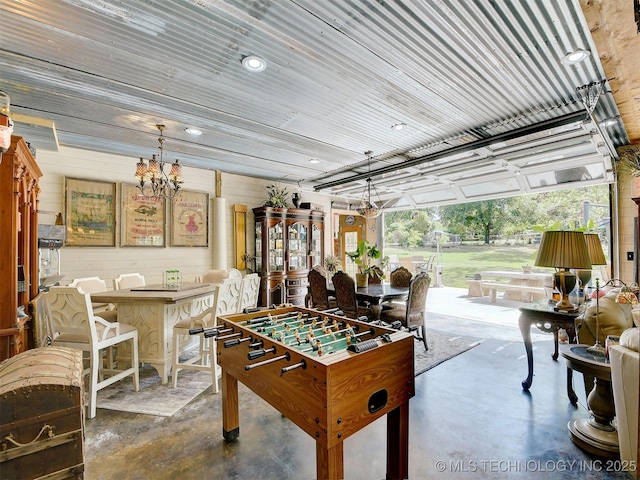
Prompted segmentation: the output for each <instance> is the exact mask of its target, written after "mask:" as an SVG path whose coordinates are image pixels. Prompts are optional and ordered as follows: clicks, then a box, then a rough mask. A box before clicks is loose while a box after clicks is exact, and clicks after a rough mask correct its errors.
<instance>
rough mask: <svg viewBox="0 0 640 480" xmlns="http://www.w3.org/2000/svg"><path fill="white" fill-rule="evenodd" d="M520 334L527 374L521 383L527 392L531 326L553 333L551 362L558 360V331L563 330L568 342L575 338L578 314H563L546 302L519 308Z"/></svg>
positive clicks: (530, 374)
mask: <svg viewBox="0 0 640 480" xmlns="http://www.w3.org/2000/svg"><path fill="white" fill-rule="evenodd" d="M519 310H520V320H519V326H520V333H521V334H522V340H523V341H524V349H525V351H526V352H527V364H528V368H529V371H528V374H527V378H526V379H525V380H524V381H523V382H522V388H523V389H524V390H529V388H530V387H531V384H532V383H533V348H532V345H531V326H532V325H535V326H536V327H538V329H540V330H542V331H543V332H547V333H553V340H554V345H555V348H554V352H553V354H552V355H551V358H553V360H557V359H558V330H560V329H561V328H564V329H565V330H566V331H567V334H568V335H569V340H570V341H572V340H573V339H574V338H575V319H576V317H577V316H578V315H579V313H578V312H563V311H556V310H554V309H553V304H549V301H548V300H546V299H545V300H541V301H539V302H536V303H532V304H530V305H526V306H524V307H520V309H519Z"/></svg>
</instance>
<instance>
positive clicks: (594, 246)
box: [576, 233, 607, 298]
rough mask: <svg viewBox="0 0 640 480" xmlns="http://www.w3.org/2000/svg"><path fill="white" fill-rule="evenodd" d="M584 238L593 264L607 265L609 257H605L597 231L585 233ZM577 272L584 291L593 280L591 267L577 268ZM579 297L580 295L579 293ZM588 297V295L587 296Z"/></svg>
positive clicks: (581, 288) (580, 286)
mask: <svg viewBox="0 0 640 480" xmlns="http://www.w3.org/2000/svg"><path fill="white" fill-rule="evenodd" d="M584 239H585V240H586V242H587V250H588V251H589V258H590V259H591V265H592V266H593V265H606V264H607V259H606V258H605V257H604V252H603V251H602V243H601V242H600V237H599V236H598V234H597V233H585V234H584ZM576 274H577V275H578V278H579V279H580V285H579V288H580V290H582V291H584V289H585V288H586V287H587V285H588V284H589V282H590V281H591V269H588V270H580V269H578V270H576ZM578 298H580V296H579V295H578ZM585 298H586V297H585Z"/></svg>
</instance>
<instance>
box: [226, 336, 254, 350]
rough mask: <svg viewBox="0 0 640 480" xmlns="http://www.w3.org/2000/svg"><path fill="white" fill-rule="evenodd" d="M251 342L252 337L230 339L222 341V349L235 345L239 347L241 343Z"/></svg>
mask: <svg viewBox="0 0 640 480" xmlns="http://www.w3.org/2000/svg"><path fill="white" fill-rule="evenodd" d="M251 340H253V338H252V337H250V336H249V337H244V338H231V339H229V340H225V341H224V348H231V347H235V346H236V345H240V344H241V343H242V342H248V341H251Z"/></svg>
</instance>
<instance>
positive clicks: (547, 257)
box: [535, 230, 604, 270]
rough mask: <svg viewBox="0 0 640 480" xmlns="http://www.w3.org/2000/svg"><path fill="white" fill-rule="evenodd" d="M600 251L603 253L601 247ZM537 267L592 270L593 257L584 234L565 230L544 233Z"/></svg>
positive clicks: (536, 262)
mask: <svg viewBox="0 0 640 480" xmlns="http://www.w3.org/2000/svg"><path fill="white" fill-rule="evenodd" d="M600 251H602V247H600ZM603 256H604V255H603ZM535 265H536V266H538V267H555V268H564V269H569V268H575V269H581V270H586V269H589V270H590V269H591V257H590V256H589V250H588V249H587V241H586V240H585V235H584V233H582V232H573V231H563V230H550V231H548V232H544V233H543V234H542V240H541V241H540V248H539V249H538V255H537V257H536V261H535Z"/></svg>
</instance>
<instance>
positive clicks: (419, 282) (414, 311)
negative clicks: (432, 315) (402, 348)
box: [380, 273, 431, 350]
mask: <svg viewBox="0 0 640 480" xmlns="http://www.w3.org/2000/svg"><path fill="white" fill-rule="evenodd" d="M430 284H431V277H430V276H429V275H428V274H426V273H420V274H418V275H416V276H415V277H413V279H412V280H411V284H410V285H409V297H408V299H407V301H406V303H404V304H402V303H391V304H390V305H392V308H390V309H383V310H382V312H380V320H382V321H384V322H387V323H393V322H396V321H400V322H401V323H402V325H403V326H404V327H406V328H409V329H415V330H416V332H417V334H416V338H417V339H418V340H422V342H423V343H424V349H425V350H429V345H428V344H427V330H426V326H425V311H426V308H427V292H428V291H429V285H430Z"/></svg>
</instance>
